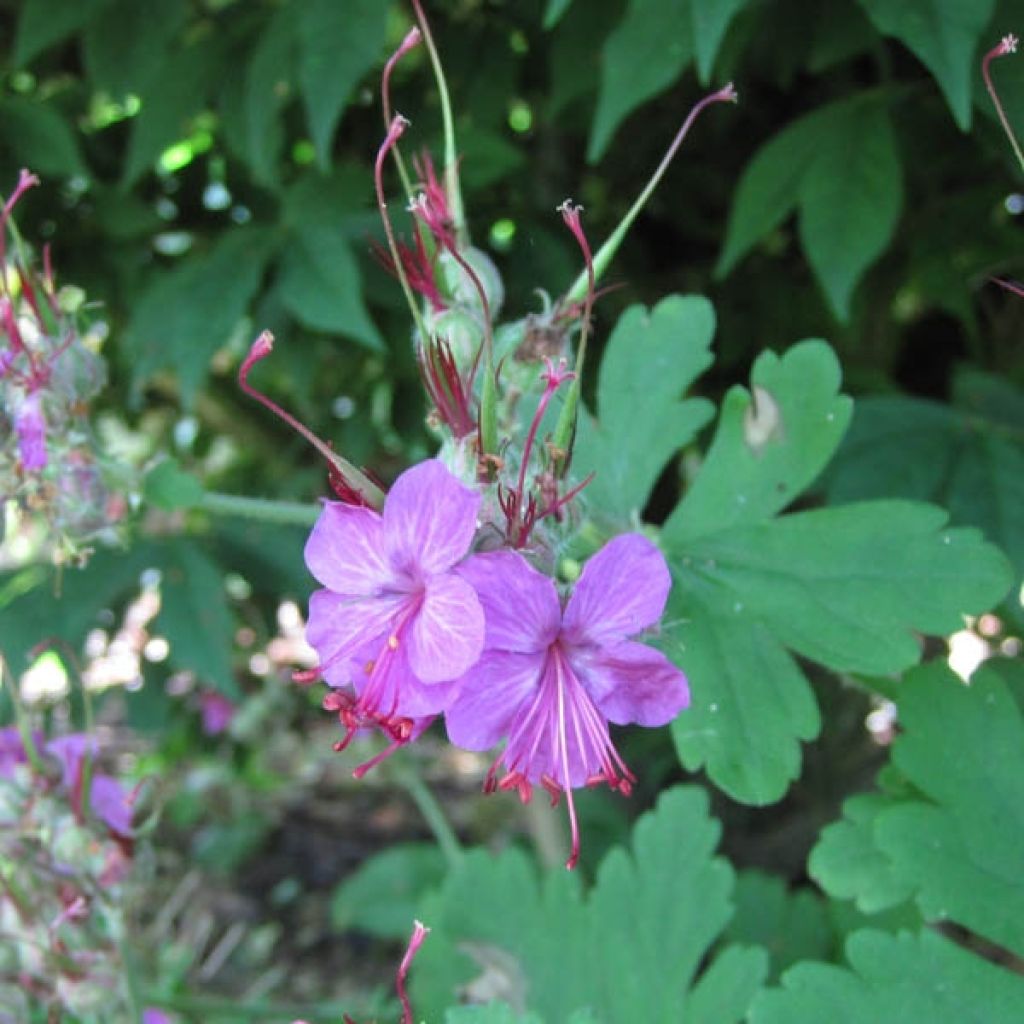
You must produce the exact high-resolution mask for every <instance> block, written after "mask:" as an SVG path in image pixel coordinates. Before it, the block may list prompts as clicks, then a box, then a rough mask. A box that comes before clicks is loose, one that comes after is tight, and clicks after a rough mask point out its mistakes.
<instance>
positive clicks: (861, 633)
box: [662, 342, 1010, 803]
mask: <svg viewBox="0 0 1024 1024" xmlns="http://www.w3.org/2000/svg"><path fill="white" fill-rule="evenodd" d="M838 386H839V375H838V367H837V365H836V363H835V358H834V356H832V354H831V352H830V351H829V350H828V348H827V347H826V346H824V345H823V344H822V343H820V342H804V343H803V344H801V345H798V346H796V347H795V348H794V349H793V350H791V351H790V352H789V353H787V354H786V356H785V357H784V358H783V359H781V360H780V359H778V358H777V357H775V356H771V355H769V356H762V357H761V359H760V360H759V361H758V363H757V364H755V367H754V371H753V391H754V394H755V395H756V396H757V403H756V406H755V404H754V403H753V401H752V399H751V396H750V395H749V394H748V393H747V392H746V391H745V390H743V389H742V388H734V389H733V390H732V391H731V392H730V393H729V394H728V395H727V396H726V400H725V403H724V404H723V410H722V416H721V421H720V424H719V428H718V431H717V433H716V436H715V439H714V442H713V444H712V446H711V449H710V452H709V454H708V458H707V461H706V463H705V464H704V466H703V467H702V468H701V470H700V472H699V473H698V475H697V478H696V480H695V482H694V484H693V486H692V488H691V489H690V491H689V493H688V494H687V495H686V496H685V497H684V499H683V501H682V502H681V503H680V505H679V507H678V508H677V509H676V511H675V512H673V514H672V515H671V516H670V517H669V519H668V521H667V522H666V524H665V527H664V531H663V535H662V540H663V544H664V546H665V547H666V549H667V551H668V553H669V556H670V559H669V560H670V565H671V567H672V572H673V577H674V582H675V585H674V587H673V592H672V595H671V597H670V604H669V623H670V624H671V625H673V629H672V633H673V635H674V637H675V638H676V639H678V642H679V650H678V652H677V653H676V655H675V657H676V660H677V661H678V663H679V664H680V665H681V666H682V667H683V669H684V670H685V671H686V673H687V676H688V678H689V680H690V685H691V691H692V697H693V700H692V704H691V707H690V708H689V709H688V710H687V711H685V712H683V713H682V714H681V715H679V716H678V717H677V718H676V720H675V722H674V723H673V735H674V737H675V740H676V744H677V747H678V749H679V753H680V756H681V758H682V761H683V763H684V765H686V767H688V768H691V769H695V768H698V767H700V766H702V765H705V766H706V767H707V770H708V771H709V773H710V774H711V777H712V778H713V779H714V780H715V782H716V783H718V784H719V785H720V786H722V787H723V788H724V789H726V790H727V791H728V792H729V793H730V794H731V795H733V796H734V797H736V798H737V799H741V800H746V801H750V802H755V803H763V802H767V801H770V800H774V799H777V798H778V797H780V796H781V795H782V794H783V792H784V791H785V788H786V785H787V783H788V781H789V780H790V779H791V778H793V777H795V775H796V774H797V771H798V769H799V762H800V750H799V741H800V740H807V739H810V738H812V737H813V736H814V735H816V733H817V730H818V726H819V721H818V712H817V708H816V706H815V702H814V699H813V696H812V694H811V692H810V688H809V686H808V684H807V682H806V680H805V679H804V677H803V674H802V672H801V671H800V669H799V668H798V667H797V665H796V663H795V662H794V660H793V658H792V657H791V655H790V654H789V653H788V651H789V650H793V651H796V652H798V653H800V654H802V655H804V656H805V657H808V658H812V659H814V660H816V661H819V662H821V663H822V664H824V665H827V666H828V667H830V668H833V669H835V670H838V671H850V670H857V671H863V672H870V673H884V672H898V671H901V670H902V669H905V668H907V667H909V666H910V665H912V664H913V663H914V662H915V661H916V660H917V658H918V657H919V653H920V648H919V645H918V643H917V641H916V639H915V637H914V631H924V632H932V633H942V632H951V631H953V630H955V629H956V628H957V627H958V626H959V624H960V621H961V619H960V616H961V614H963V613H965V612H979V611H982V610H984V609H986V608H988V607H991V606H992V604H994V603H995V602H997V601H998V600H999V598H1000V597H1001V596H1002V595H1003V594H1004V593H1005V591H1006V588H1007V587H1008V586H1009V583H1010V576H1009V574H1008V567H1007V566H1006V563H1005V560H1004V559H1003V558H1002V556H1001V555H1000V553H999V552H998V551H996V550H995V549H994V548H992V547H991V546H989V545H986V544H985V543H983V542H982V541H981V539H980V537H978V536H977V534H976V533H975V532H973V531H965V530H949V529H945V528H944V524H945V519H946V516H945V514H944V513H943V512H942V510H940V509H937V508H934V507H932V506H928V505H921V504H911V503H907V502H875V503H863V504H860V505H852V506H849V507H846V508H833V509H818V510H813V511H806V512H801V513H798V514H795V515H791V516H788V517H784V518H782V519H779V520H772V519H771V517H772V516H773V515H775V513H777V512H778V511H780V510H781V509H782V508H783V507H784V506H785V505H787V504H789V503H790V502H791V501H792V500H793V499H794V498H795V497H796V496H797V495H798V494H799V493H800V491H801V490H802V489H803V488H804V487H806V486H807V485H808V484H809V483H810V482H811V481H812V480H813V479H814V477H815V476H816V475H817V474H818V473H819V472H820V471H821V469H822V467H823V466H824V464H825V462H826V461H827V460H828V458H829V456H830V455H831V453H832V451H833V450H834V448H835V446H836V445H837V444H838V442H839V440H840V438H841V436H842V431H843V428H844V427H845V424H846V422H847V419H848V416H849V408H850V407H849V402H848V400H847V399H845V398H844V397H843V396H841V395H838V393H837V392H838Z"/></svg>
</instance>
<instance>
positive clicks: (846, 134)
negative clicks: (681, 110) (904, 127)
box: [717, 96, 903, 320]
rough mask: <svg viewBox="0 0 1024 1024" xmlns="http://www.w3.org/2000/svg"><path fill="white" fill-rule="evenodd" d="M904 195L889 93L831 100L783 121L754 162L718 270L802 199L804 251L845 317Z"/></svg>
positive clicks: (747, 172)
mask: <svg viewBox="0 0 1024 1024" xmlns="http://www.w3.org/2000/svg"><path fill="white" fill-rule="evenodd" d="M902 205H903V187H902V171H901V166H900V160H899V155H898V153H897V150H896V140H895V135H894V132H893V128H892V123H891V120H890V117H889V113H888V110H887V109H886V106H885V102H884V99H880V98H879V97H877V96H874V97H867V98H865V97H860V96H858V97H855V98H853V99H848V100H841V101H839V102H836V103H832V104H830V105H829V106H827V107H824V108H822V109H820V110H816V111H814V112H813V113H811V114H808V115H806V116H805V117H803V118H801V119H800V120H799V121H796V122H794V123H793V124H791V125H789V126H788V127H786V128H785V129H783V131H782V132H780V133H779V134H778V135H777V136H775V137H774V138H773V139H771V140H770V141H769V142H768V143H767V144H766V145H765V146H764V147H762V148H761V149H760V150H759V151H758V153H757V154H756V156H755V157H754V159H753V160H752V161H751V163H750V164H749V165H748V167H747V169H746V170H745V171H744V173H743V177H742V179H741V180H740V185H739V189H738V191H737V195H736V200H735V203H734V205H733V209H732V212H731V214H730V217H729V225H728V228H727V231H726V239H725V244H724V246H723V249H722V254H721V256H720V258H719V261H718V267H717V273H718V274H720V275H722V274H726V273H728V272H729V271H730V270H731V269H732V268H733V267H734V266H735V265H736V263H737V262H738V261H739V260H740V259H741V258H742V256H743V255H744V254H745V253H746V252H747V251H748V250H749V249H750V248H751V246H752V245H753V244H754V243H755V242H757V241H758V240H759V239H761V238H762V237H763V236H764V235H765V234H767V233H768V232H769V231H771V230H772V229H773V228H775V227H776V226H778V225H779V224H780V223H781V222H782V221H783V220H784V219H785V218H786V217H787V216H788V215H789V214H790V213H791V212H792V211H793V209H794V208H797V207H799V210H800V238H801V242H802V245H803V249H804V252H805V254H806V256H807V259H808V261H809V262H810V264H811V267H812V268H813V270H814V273H815V275H816V276H817V278H818V281H819V282H820V283H821V286H822V288H823V289H824V291H825V294H826V296H827V297H828V300H829V303H830V305H831V307H832V309H833V311H834V312H835V314H836V316H838V317H839V318H840V319H841V320H846V319H848V318H849V313H850V299H851V296H852V294H853V290H854V288H855V287H856V285H857V282H858V281H859V280H860V278H861V276H862V275H863V273H864V271H865V270H866V269H867V267H868V266H869V265H870V264H871V263H872V262H874V260H875V259H876V258H877V257H878V256H879V255H880V254H881V253H882V252H883V251H884V249H885V247H886V246H887V245H888V244H889V241H890V240H891V238H892V236H893V232H894V231H895V228H896V223H897V221H898V220H899V215H900V210H901V208H902Z"/></svg>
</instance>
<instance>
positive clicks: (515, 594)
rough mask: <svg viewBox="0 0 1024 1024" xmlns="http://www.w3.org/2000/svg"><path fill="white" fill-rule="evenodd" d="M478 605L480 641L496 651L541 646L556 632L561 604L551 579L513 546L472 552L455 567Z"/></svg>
mask: <svg viewBox="0 0 1024 1024" xmlns="http://www.w3.org/2000/svg"><path fill="white" fill-rule="evenodd" d="M458 573H459V575H460V576H461V577H462V578H463V579H465V580H468V581H469V583H470V584H472V586H473V589H474V590H475V591H476V592H477V595H478V596H479V598H480V603H481V604H482V605H483V609H484V619H485V620H486V622H487V631H486V634H485V637H484V647H485V648H486V649H488V650H500V651H522V652H528V651H542V650H546V649H547V648H548V647H549V646H550V645H551V644H552V643H553V642H554V640H555V638H556V637H557V636H558V630H559V626H560V624H561V620H562V609H561V606H560V605H559V603H558V592H557V591H556V590H555V585H554V583H552V581H551V580H550V579H549V578H548V577H547V576H545V575H544V574H543V573H540V572H538V571H537V570H536V569H534V568H533V566H532V565H530V563H529V562H527V561H526V559H525V558H523V556H522V555H520V554H519V553H518V552H515V551H490V552H488V553H486V554H482V555H473V557H472V558H469V559H467V560H466V561H465V562H464V563H463V564H462V565H460V566H459V568H458Z"/></svg>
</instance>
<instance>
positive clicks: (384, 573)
mask: <svg viewBox="0 0 1024 1024" xmlns="http://www.w3.org/2000/svg"><path fill="white" fill-rule="evenodd" d="M306 565H307V566H309V571H310V572H311V573H312V574H313V575H314V576H315V577H316V578H317V580H319V582H320V583H322V584H323V585H324V586H325V587H327V588H329V589H330V590H333V591H335V592H336V593H338V594H346V595H349V596H352V597H369V596H371V595H374V594H378V593H380V591H381V589H382V588H384V587H386V586H388V585H390V584H392V583H393V582H394V574H393V573H392V571H391V566H390V564H389V562H388V560H387V555H386V553H385V551H384V522H383V520H382V519H381V517H380V516H379V515H378V514H377V513H376V512H374V511H373V510H372V509H368V508H359V507H357V506H355V505H345V504H343V503H342V502H340V501H330V502H326V503H325V504H324V507H323V511H322V512H321V513H320V518H319V519H317V521H316V526H314V527H313V532H312V533H311V534H310V535H309V540H307V541H306Z"/></svg>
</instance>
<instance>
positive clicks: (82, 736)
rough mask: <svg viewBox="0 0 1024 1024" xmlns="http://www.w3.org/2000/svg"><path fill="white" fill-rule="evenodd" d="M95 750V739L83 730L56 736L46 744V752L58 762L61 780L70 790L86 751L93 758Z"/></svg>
mask: <svg viewBox="0 0 1024 1024" xmlns="http://www.w3.org/2000/svg"><path fill="white" fill-rule="evenodd" d="M97 751H98V747H97V745H96V741H95V740H94V739H93V738H92V737H91V736H88V735H86V733H84V732H74V733H69V734H68V735H67V736H58V737H57V738H56V739H53V740H50V742H49V743H47V744H46V752H47V753H48V754H49V755H50V756H51V757H55V758H56V759H57V760H58V761H59V762H60V768H61V782H62V783H63V785H65V786H66V787H67V788H68V789H71V790H73V789H74V788H75V786H76V785H77V783H78V776H79V773H80V772H81V770H82V762H83V760H84V759H85V755H86V753H89V754H90V755H91V756H92V757H93V758H95V757H96V754H97Z"/></svg>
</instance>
